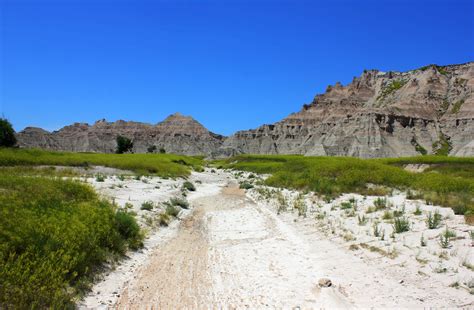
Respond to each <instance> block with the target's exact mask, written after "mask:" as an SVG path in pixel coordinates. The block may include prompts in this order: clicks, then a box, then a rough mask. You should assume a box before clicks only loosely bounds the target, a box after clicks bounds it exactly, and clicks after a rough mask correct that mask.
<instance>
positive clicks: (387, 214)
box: [382, 211, 393, 220]
mask: <svg viewBox="0 0 474 310" xmlns="http://www.w3.org/2000/svg"><path fill="white" fill-rule="evenodd" d="M382 219H383V220H391V219H393V213H392V212H390V211H385V212H384V213H383V215H382Z"/></svg>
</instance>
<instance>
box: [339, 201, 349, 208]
mask: <svg viewBox="0 0 474 310" xmlns="http://www.w3.org/2000/svg"><path fill="white" fill-rule="evenodd" d="M340 208H341V210H347V209H352V203H351V202H349V201H344V202H341V206H340Z"/></svg>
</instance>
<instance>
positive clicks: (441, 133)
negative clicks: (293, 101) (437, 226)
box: [213, 62, 474, 158]
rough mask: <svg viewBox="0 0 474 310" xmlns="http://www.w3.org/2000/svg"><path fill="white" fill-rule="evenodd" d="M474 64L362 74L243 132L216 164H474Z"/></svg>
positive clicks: (222, 150) (232, 139)
mask: <svg viewBox="0 0 474 310" xmlns="http://www.w3.org/2000/svg"><path fill="white" fill-rule="evenodd" d="M473 90H474V63H473V62H470V63H466V64H461V65H450V66H442V67H441V66H436V65H430V66H426V67H423V68H420V69H417V70H412V71H409V72H380V71H377V70H369V71H364V73H363V74H362V76H360V77H357V78H354V79H353V81H352V82H351V83H350V84H348V85H346V86H342V85H341V84H340V83H336V85H334V86H328V88H327V90H326V92H325V93H324V94H322V95H318V96H316V97H315V98H314V100H313V102H311V103H310V104H306V105H304V106H303V108H302V110H301V111H300V112H298V113H294V114H291V115H290V116H288V117H287V118H285V119H283V120H282V121H280V122H277V123H275V124H272V125H263V126H261V127H259V128H257V129H254V130H246V131H239V132H237V133H235V134H234V135H233V136H231V137H229V138H228V139H226V140H225V142H224V144H223V145H222V147H221V148H220V149H219V150H218V151H217V152H214V153H213V156H215V157H219V156H228V155H234V154H239V153H247V154H304V155H312V156H319V155H329V156H357V157H363V158H374V157H399V156H414V155H420V154H425V153H426V154H436V153H437V154H449V155H455V156H474V96H473Z"/></svg>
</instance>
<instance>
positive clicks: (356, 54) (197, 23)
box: [0, 0, 474, 135]
mask: <svg viewBox="0 0 474 310" xmlns="http://www.w3.org/2000/svg"><path fill="white" fill-rule="evenodd" d="M0 10H1V12H0V14H1V15H0V18H1V20H0V22H1V24H0V26H1V32H0V35H1V38H0V39H1V41H0V42H1V45H0V109H1V111H0V113H3V114H4V115H5V116H6V117H7V118H9V119H10V120H11V122H12V123H13V125H14V127H15V129H16V130H21V129H23V128H24V127H26V126H28V125H33V126H39V127H43V128H46V129H48V130H54V129H58V128H60V127H62V126H64V125H67V124H70V123H72V122H76V121H77V122H89V123H93V122H94V121H95V120H97V119H101V118H106V119H107V120H111V121H113V120H117V119H125V120H136V121H143V122H149V123H156V122H158V121H161V120H163V119H164V118H165V117H166V116H167V115H169V114H171V113H173V112H176V111H179V112H181V113H183V114H188V115H193V116H194V117H195V118H196V119H197V120H199V121H200V122H201V123H203V124H204V125H205V126H206V127H208V128H209V129H210V130H212V131H214V132H216V133H221V134H226V135H228V134H231V133H233V132H234V131H236V130H240V129H248V128H254V127H257V126H259V125H261V124H263V123H271V122H275V121H278V120H280V119H281V118H283V117H285V116H287V115H288V114H289V113H292V112H296V111H298V110H300V108H301V106H302V105H303V104H304V103H308V102H311V100H312V99H313V97H314V96H315V95H316V94H317V93H321V92H323V91H324V89H325V88H326V86H327V85H329V84H335V83H336V82H337V81H341V82H342V83H344V84H346V83H348V82H350V81H351V80H352V78H353V77H354V76H358V75H359V74H360V73H361V72H362V71H363V70H364V69H372V68H374V69H375V68H377V69H380V70H383V71H388V70H397V71H403V70H409V69H413V68H417V67H420V66H423V65H426V64H431V63H437V64H452V63H463V62H467V61H472V60H474V59H473V58H474V57H473V56H474V25H473V20H474V13H473V12H474V7H473V1H460V0H446V1H441V0H438V1H437V0H434V1H408V0H406V1H403V0H401V1H390V0H387V1H382V0H379V1H375V0H374V1H362V0H361V1H349V0H347V1H320V2H319V1H298V0H288V1H270V0H267V1H263V0H262V1H258V0H255V1H243V0H242V1H226V0H220V1H217V0H215V1H151V0H142V1H140V0H133V1H131V0H114V1H112V0H95V1H92V0H82V1H76V0H62V1H59V0H56V1H54V0H53V1H51V0H50V1H46V0H45V1H42V0H29V1H27V0H15V1H12V0H0Z"/></svg>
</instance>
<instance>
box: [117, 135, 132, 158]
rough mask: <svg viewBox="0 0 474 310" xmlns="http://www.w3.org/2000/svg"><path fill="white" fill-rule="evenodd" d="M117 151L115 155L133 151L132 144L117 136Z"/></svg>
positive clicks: (128, 140) (130, 141)
mask: <svg viewBox="0 0 474 310" xmlns="http://www.w3.org/2000/svg"><path fill="white" fill-rule="evenodd" d="M116 140H117V149H116V151H115V153H117V154H123V153H128V152H131V151H132V150H133V142H132V140H130V139H129V138H127V137H123V136H117V139H116Z"/></svg>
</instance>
